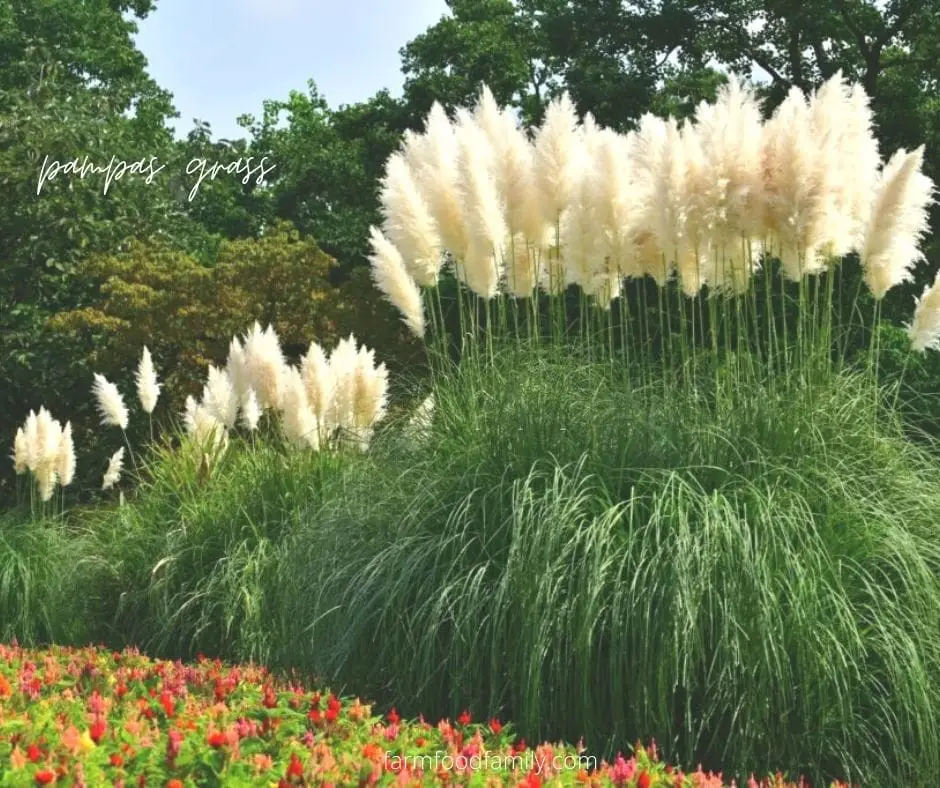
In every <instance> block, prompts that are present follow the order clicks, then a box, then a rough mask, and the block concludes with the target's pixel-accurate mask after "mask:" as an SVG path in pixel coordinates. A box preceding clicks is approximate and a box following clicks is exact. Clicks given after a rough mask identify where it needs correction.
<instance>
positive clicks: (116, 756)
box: [110, 752, 124, 766]
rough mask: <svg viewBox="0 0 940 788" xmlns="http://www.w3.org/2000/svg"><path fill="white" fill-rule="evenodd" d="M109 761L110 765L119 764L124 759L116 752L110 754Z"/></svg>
mask: <svg viewBox="0 0 940 788" xmlns="http://www.w3.org/2000/svg"><path fill="white" fill-rule="evenodd" d="M110 761H111V765H112V766H121V765H122V764H123V763H124V759H123V758H122V757H121V756H120V755H119V754H118V753H116V752H115V753H112V754H111V758H110Z"/></svg>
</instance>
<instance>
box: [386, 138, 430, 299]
mask: <svg viewBox="0 0 940 788" xmlns="http://www.w3.org/2000/svg"><path fill="white" fill-rule="evenodd" d="M380 200H381V203H382V209H383V215H384V216H385V221H384V222H383V229H384V230H385V232H386V233H387V235H388V237H389V239H390V240H391V242H392V243H393V244H394V245H395V246H396V247H397V248H398V250H399V251H400V252H401V255H402V258H403V259H404V263H405V268H406V269H407V271H408V273H409V274H410V275H411V277H412V278H413V279H415V280H416V281H417V282H418V284H419V285H421V286H422V287H435V286H436V285H437V280H438V276H439V274H440V270H441V266H442V264H443V256H442V252H441V239H440V234H439V233H438V230H437V224H436V223H435V221H434V219H433V217H432V216H431V212H430V210H429V208H428V206H427V203H426V202H425V199H424V197H423V196H422V195H421V192H420V191H419V189H418V186H417V184H416V183H415V179H414V177H413V176H412V172H411V168H410V167H409V165H408V162H407V160H406V158H405V156H404V155H403V154H402V153H394V154H392V155H391V156H390V157H389V159H388V162H387V163H386V165H385V177H384V178H383V179H382V188H381V193H380Z"/></svg>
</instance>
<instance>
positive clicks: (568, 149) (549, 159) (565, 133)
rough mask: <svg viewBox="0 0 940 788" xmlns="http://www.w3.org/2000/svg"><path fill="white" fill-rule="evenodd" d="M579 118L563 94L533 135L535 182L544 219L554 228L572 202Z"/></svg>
mask: <svg viewBox="0 0 940 788" xmlns="http://www.w3.org/2000/svg"><path fill="white" fill-rule="evenodd" d="M577 128H578V116H577V113H576V112H575V107H574V104H573V103H572V101H571V97H570V96H569V95H568V94H567V93H564V94H563V95H562V96H561V97H560V98H558V99H556V100H554V101H552V102H551V103H550V104H549V105H548V107H547V108H546V110H545V119H544V121H543V122H542V125H541V127H540V128H539V129H538V131H537V132H536V134H535V182H536V187H537V189H538V194H539V203H540V205H541V207H542V213H543V215H544V217H545V220H546V221H547V222H548V223H549V224H551V225H552V227H555V226H556V225H557V223H558V222H560V221H561V215H562V214H563V213H564V212H565V209H566V208H567V207H568V205H569V203H570V202H571V200H572V197H573V193H574V189H575V187H576V184H577V175H578V172H577V167H578V162H577V161H576V160H575V159H576V157H575V152H574V151H575V147H576V146H577Z"/></svg>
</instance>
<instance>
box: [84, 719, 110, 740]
mask: <svg viewBox="0 0 940 788" xmlns="http://www.w3.org/2000/svg"><path fill="white" fill-rule="evenodd" d="M107 729H108V723H106V722H105V721H104V717H95V721H94V722H93V723H92V724H91V729H90V730H89V731H88V732H89V733H90V734H91V740H92V741H93V742H94V743H95V744H97V743H98V742H100V741H101V738H102V737H103V736H104V734H105V731H106V730H107Z"/></svg>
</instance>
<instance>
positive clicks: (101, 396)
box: [92, 373, 128, 430]
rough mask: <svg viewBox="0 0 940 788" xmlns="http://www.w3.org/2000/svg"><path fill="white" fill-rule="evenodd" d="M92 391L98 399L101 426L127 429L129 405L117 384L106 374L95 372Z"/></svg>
mask: <svg viewBox="0 0 940 788" xmlns="http://www.w3.org/2000/svg"><path fill="white" fill-rule="evenodd" d="M92 393H93V394H94V395H95V397H96V398H97V400H98V410H99V411H100V412H101V426H103V427H109V426H112V425H113V426H115V427H120V428H121V429H122V430H126V429H127V421H128V414H127V407H126V406H125V405H124V399H123V398H122V397H121V392H119V391H118V388H117V386H115V385H114V384H113V383H111V382H109V381H108V379H107V378H106V377H105V376H104V375H99V374H98V373H95V383H94V386H93V387H92Z"/></svg>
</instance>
